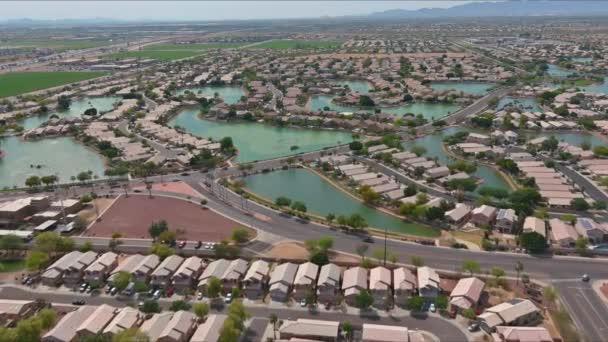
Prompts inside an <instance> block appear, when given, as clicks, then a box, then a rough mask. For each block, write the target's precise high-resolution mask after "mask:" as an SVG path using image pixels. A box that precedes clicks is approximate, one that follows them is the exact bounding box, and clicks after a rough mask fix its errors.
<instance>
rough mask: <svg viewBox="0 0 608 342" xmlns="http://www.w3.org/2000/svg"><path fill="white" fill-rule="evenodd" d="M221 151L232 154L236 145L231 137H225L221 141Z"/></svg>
mask: <svg viewBox="0 0 608 342" xmlns="http://www.w3.org/2000/svg"><path fill="white" fill-rule="evenodd" d="M220 149H221V150H222V152H232V151H233V150H234V143H233V142H232V138H231V137H224V138H222V140H220Z"/></svg>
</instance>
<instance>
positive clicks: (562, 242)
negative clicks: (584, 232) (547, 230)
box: [549, 218, 578, 248]
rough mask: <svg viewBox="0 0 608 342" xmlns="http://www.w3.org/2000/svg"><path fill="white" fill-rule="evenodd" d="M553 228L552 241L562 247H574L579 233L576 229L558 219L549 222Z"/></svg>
mask: <svg viewBox="0 0 608 342" xmlns="http://www.w3.org/2000/svg"><path fill="white" fill-rule="evenodd" d="M549 226H550V227H551V241H552V242H553V243H555V244H556V245H558V246H560V247H566V248H568V247H574V244H575V242H576V240H577V239H578V233H577V232H576V230H575V229H574V227H573V226H572V225H570V224H568V223H566V222H564V221H562V220H560V219H558V218H552V219H550V220H549Z"/></svg>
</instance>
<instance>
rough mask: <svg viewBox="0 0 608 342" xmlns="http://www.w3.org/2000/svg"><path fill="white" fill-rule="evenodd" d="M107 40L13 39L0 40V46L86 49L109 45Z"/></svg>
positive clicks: (61, 49)
mask: <svg viewBox="0 0 608 342" xmlns="http://www.w3.org/2000/svg"><path fill="white" fill-rule="evenodd" d="M110 44H111V42H107V41H90V40H45V41H14V42H7V41H3V42H0V46H16V47H31V48H49V49H53V50H57V51H65V50H79V49H88V48H93V47H97V46H104V45H110Z"/></svg>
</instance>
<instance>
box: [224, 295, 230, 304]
mask: <svg viewBox="0 0 608 342" xmlns="http://www.w3.org/2000/svg"><path fill="white" fill-rule="evenodd" d="M224 302H226V303H230V302H232V293H228V294H227V295H226V297H224Z"/></svg>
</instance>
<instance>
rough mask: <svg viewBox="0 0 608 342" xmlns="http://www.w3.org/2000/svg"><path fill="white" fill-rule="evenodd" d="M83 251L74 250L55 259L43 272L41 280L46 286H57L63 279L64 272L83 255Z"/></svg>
mask: <svg viewBox="0 0 608 342" xmlns="http://www.w3.org/2000/svg"><path fill="white" fill-rule="evenodd" d="M82 254H83V253H82V252H79V251H72V252H70V253H68V254H65V255H64V256H62V257H61V258H59V259H58V260H57V261H55V262H54V263H53V264H52V265H51V266H49V267H47V269H46V271H45V272H44V273H43V274H42V276H41V280H42V283H43V284H44V285H46V286H57V285H59V284H60V283H61V281H62V278H63V277H62V276H63V273H64V272H65V271H66V270H67V269H68V268H69V267H70V266H71V265H72V264H73V263H75V262H76V261H78V259H80V257H81V256H82Z"/></svg>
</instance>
